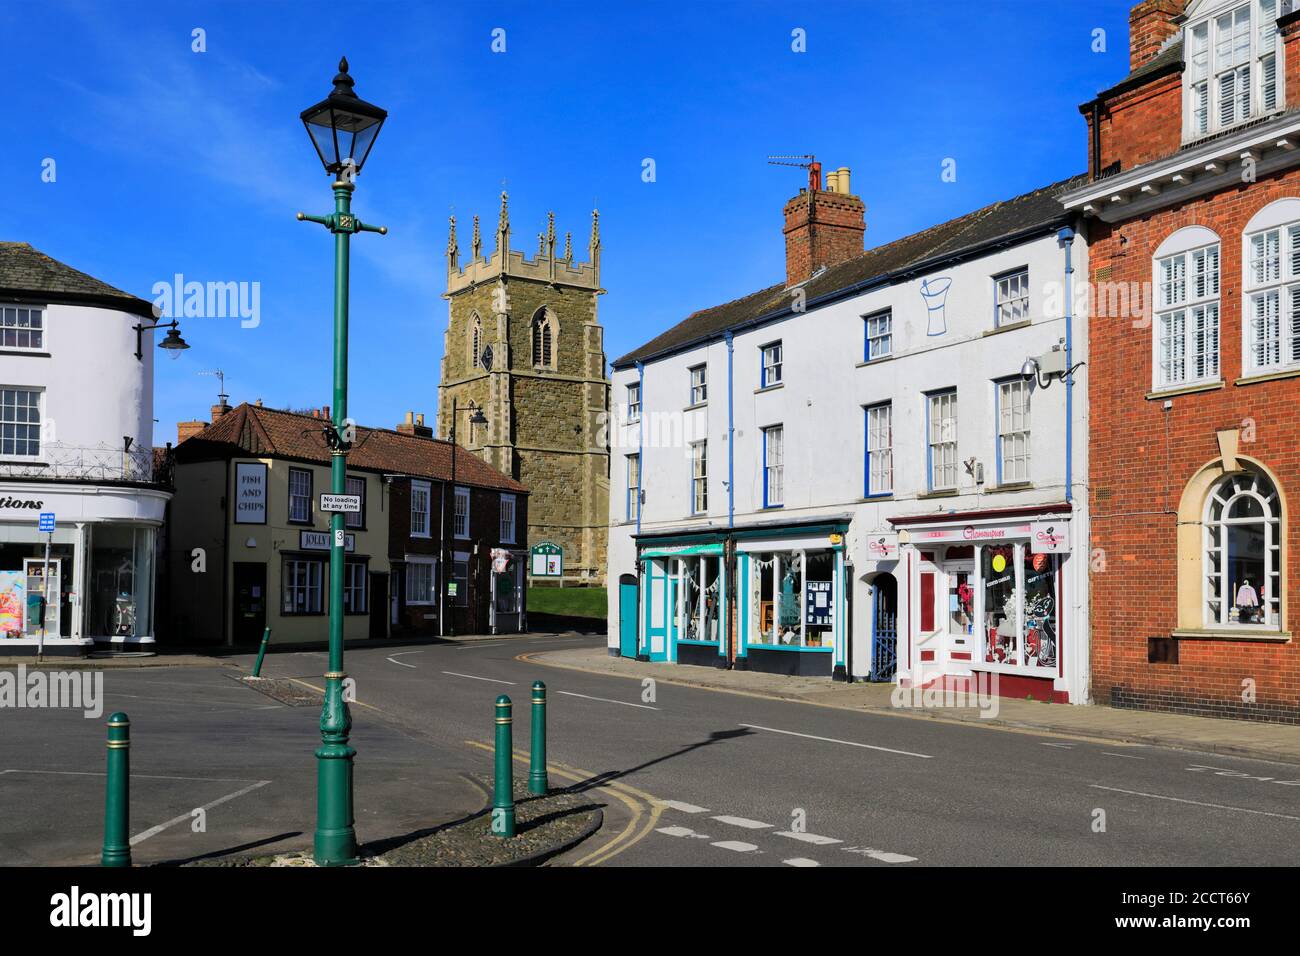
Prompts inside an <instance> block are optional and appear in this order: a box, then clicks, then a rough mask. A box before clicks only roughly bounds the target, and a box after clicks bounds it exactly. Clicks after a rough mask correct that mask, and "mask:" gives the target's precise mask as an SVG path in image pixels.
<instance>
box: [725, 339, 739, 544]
mask: <svg viewBox="0 0 1300 956" xmlns="http://www.w3.org/2000/svg"><path fill="white" fill-rule="evenodd" d="M725 338H726V340H727V527H728V528H734V527H735V526H736V414H735V388H734V387H733V385H734V380H735V372H734V365H735V363H734V361H733V359H734V357H735V350H734V348H733V345H734V343H733V340H732V334H731V333H730V332H727V333H726V336H725Z"/></svg>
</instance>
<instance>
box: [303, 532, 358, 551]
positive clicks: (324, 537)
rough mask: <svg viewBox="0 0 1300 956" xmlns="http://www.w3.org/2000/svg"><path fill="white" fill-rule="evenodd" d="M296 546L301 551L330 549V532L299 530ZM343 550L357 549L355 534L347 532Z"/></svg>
mask: <svg viewBox="0 0 1300 956" xmlns="http://www.w3.org/2000/svg"><path fill="white" fill-rule="evenodd" d="M298 547H299V549H301V550H303V551H328V550H329V549H330V533H329V532H328V531H299V532H298ZM343 550H344V551H355V550H357V536H356V535H354V534H349V535H347V536H346V537H345V538H344V541H343Z"/></svg>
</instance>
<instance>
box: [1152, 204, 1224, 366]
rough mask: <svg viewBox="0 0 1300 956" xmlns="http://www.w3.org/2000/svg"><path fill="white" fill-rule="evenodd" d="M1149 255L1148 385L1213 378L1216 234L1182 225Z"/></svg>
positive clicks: (1216, 313) (1216, 309) (1216, 360)
mask: <svg viewBox="0 0 1300 956" xmlns="http://www.w3.org/2000/svg"><path fill="white" fill-rule="evenodd" d="M1153 259H1154V261H1153V263H1152V265H1153V271H1154V280H1155V317H1154V318H1155V321H1154V322H1152V343H1151V345H1152V385H1153V388H1154V389H1155V390H1159V389H1163V388H1183V387H1186V386H1188V385H1197V384H1200V383H1205V382H1215V381H1218V379H1219V237H1218V236H1217V235H1215V234H1214V233H1213V232H1211V231H1210V230H1209V229H1206V228H1205V227H1204V226H1187V227H1185V228H1183V229H1179V230H1178V231H1177V232H1175V233H1173V234H1172V235H1171V236H1169V237H1168V238H1167V239H1165V241H1164V242H1162V243H1161V244H1160V246H1159V248H1158V249H1156V252H1155V256H1154V257H1153Z"/></svg>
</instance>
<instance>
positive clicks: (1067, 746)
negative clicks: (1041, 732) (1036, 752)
mask: <svg viewBox="0 0 1300 956" xmlns="http://www.w3.org/2000/svg"><path fill="white" fill-rule="evenodd" d="M1039 744H1041V745H1042V746H1044V747H1060V748H1061V749H1062V750H1073V749H1074V744H1049V743H1048V742H1047V741H1046V740H1040V741H1039Z"/></svg>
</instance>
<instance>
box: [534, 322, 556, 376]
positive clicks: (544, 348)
mask: <svg viewBox="0 0 1300 956" xmlns="http://www.w3.org/2000/svg"><path fill="white" fill-rule="evenodd" d="M554 337H555V322H554V321H553V320H552V318H551V314H550V313H549V312H547V311H546V309H539V310H538V311H537V314H536V315H534V316H533V365H534V366H537V367H538V368H555V345H554Z"/></svg>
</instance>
